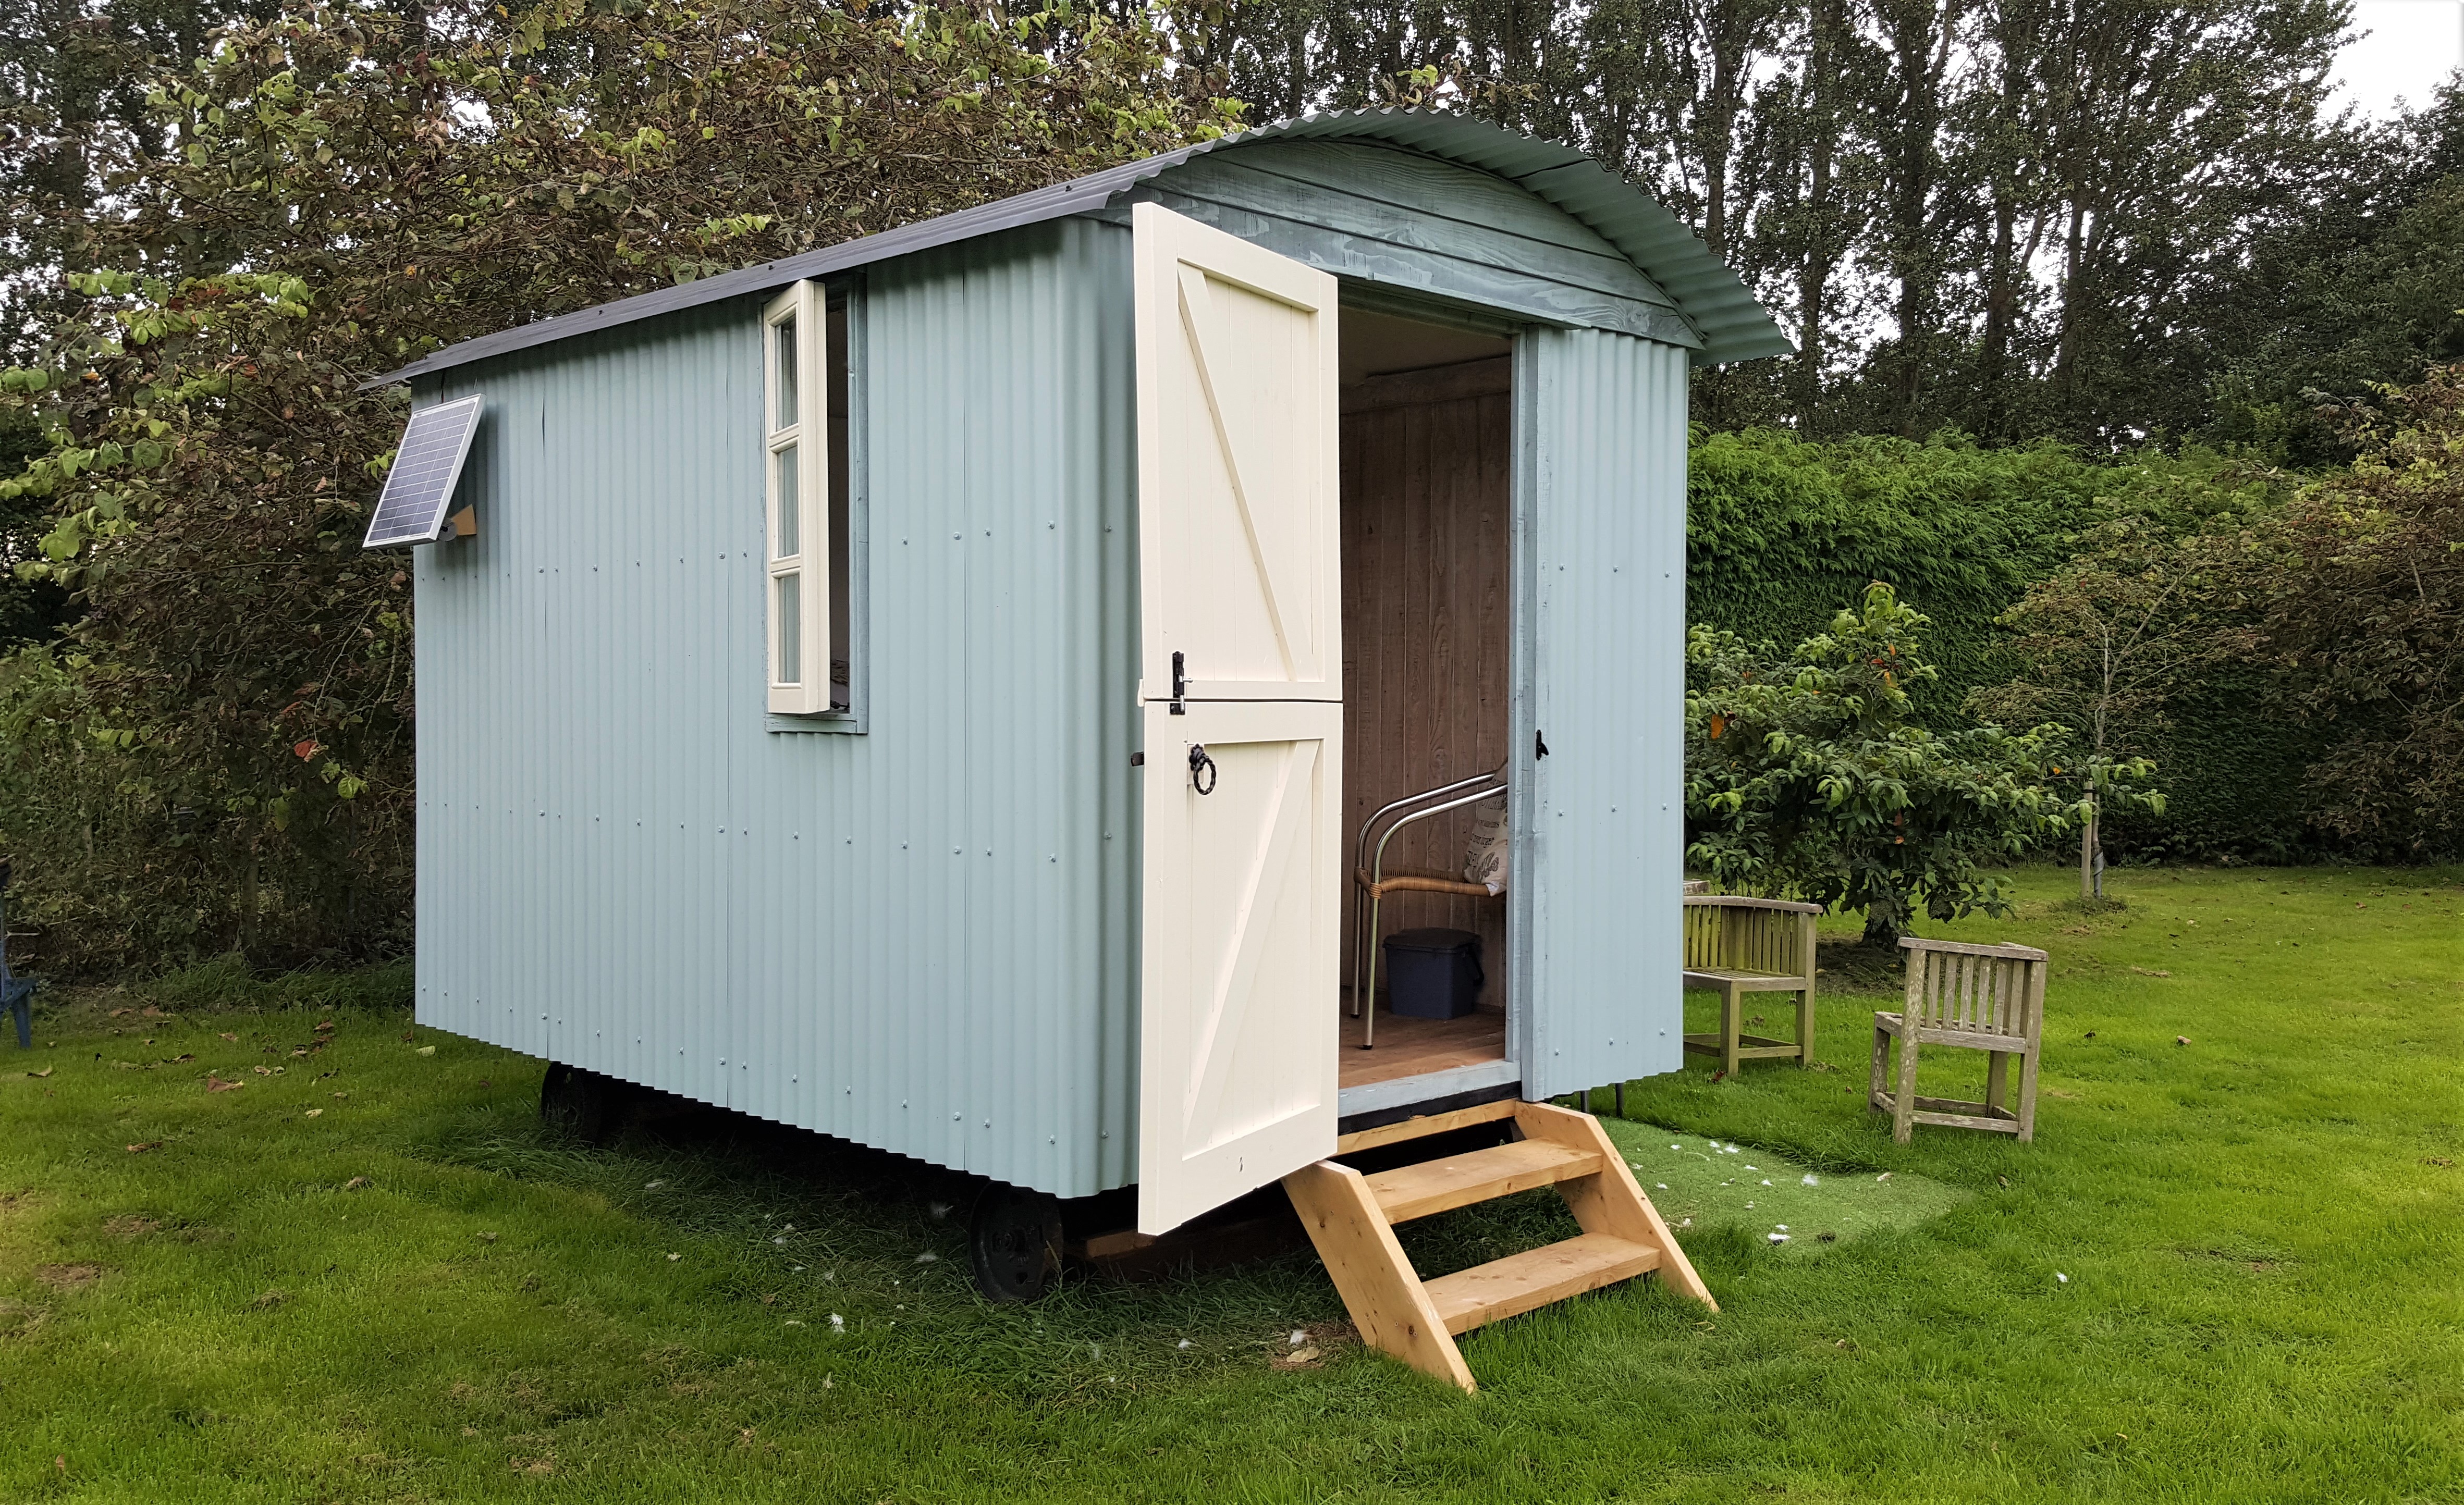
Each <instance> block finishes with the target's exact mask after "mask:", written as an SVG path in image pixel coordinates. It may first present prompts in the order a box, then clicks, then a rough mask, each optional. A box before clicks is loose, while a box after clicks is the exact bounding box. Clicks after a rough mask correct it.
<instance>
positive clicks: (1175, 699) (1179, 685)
mask: <svg viewBox="0 0 2464 1505" xmlns="http://www.w3.org/2000/svg"><path fill="white" fill-rule="evenodd" d="M1188 690H1189V675H1188V674H1187V672H1186V671H1185V670H1184V668H1183V666H1182V663H1181V657H1180V651H1179V650H1178V649H1177V648H1176V649H1174V650H1173V655H1172V713H1173V714H1174V715H1176V716H1186V715H1188V714H1189V707H1188V706H1187V705H1185V704H1183V697H1184V696H1185V695H1186V694H1187V693H1188Z"/></svg>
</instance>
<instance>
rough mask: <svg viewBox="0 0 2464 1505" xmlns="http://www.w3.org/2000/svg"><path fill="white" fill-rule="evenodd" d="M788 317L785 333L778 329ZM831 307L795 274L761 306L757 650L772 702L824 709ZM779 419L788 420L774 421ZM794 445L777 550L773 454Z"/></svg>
mask: <svg viewBox="0 0 2464 1505" xmlns="http://www.w3.org/2000/svg"><path fill="white" fill-rule="evenodd" d="M790 320H792V321H793V335H792V337H790V336H788V335H786V334H785V333H784V332H783V331H782V326H786V325H787V324H788V323H789V321H790ZM782 338H793V339H794V340H795V350H794V356H795V370H796V398H795V407H794V411H792V412H784V413H782V412H781V396H780V391H779V386H780V382H779V357H780V348H779V346H780V341H781V339H782ZM828 359H829V326H828V307H827V303H826V299H825V294H824V292H823V289H822V285H821V284H820V283H818V282H811V281H805V282H799V283H797V284H796V285H795V286H794V287H791V288H789V289H788V290H787V291H786V292H784V293H781V294H779V296H778V297H776V298H774V299H772V300H771V302H770V305H769V306H768V307H767V308H765V309H763V310H762V311H761V430H762V434H763V437H764V442H763V445H762V451H761V488H762V494H763V496H764V498H765V504H764V506H763V509H762V513H763V527H762V539H761V556H762V558H763V560H764V561H766V568H765V569H764V571H763V577H762V582H761V591H762V608H761V616H762V622H763V630H762V640H763V643H764V648H763V659H764V662H765V663H766V664H767V665H768V678H769V685H770V709H771V710H772V711H773V712H776V713H779V714H781V715H797V716H809V715H815V714H819V713H823V712H826V711H828V710H829V709H830V618H831V612H830V557H829V550H830V467H829V454H828V449H829V443H830V416H829V402H830V382H829V370H828ZM782 419H784V420H785V422H784V423H781V420H782ZM790 448H792V449H794V450H795V460H794V461H793V464H794V467H795V487H796V496H795V500H794V503H793V506H794V508H795V517H794V518H793V523H794V529H795V532H794V537H795V540H796V550H795V552H794V553H792V554H781V552H780V548H779V545H780V541H781V539H782V538H784V537H786V536H788V534H787V530H786V528H785V527H784V526H783V525H784V524H785V523H787V522H788V521H789V519H787V518H785V517H783V516H782V515H781V511H782V509H783V508H785V507H786V506H788V505H789V504H788V502H787V500H786V498H784V497H782V496H781V494H780V491H781V488H780V485H779V477H780V472H781V466H780V464H779V456H780V455H781V453H782V452H783V451H785V450H788V449H790ZM786 578H794V579H795V581H796V626H797V632H796V638H797V643H796V649H797V653H796V657H797V660H798V662H797V665H796V668H797V677H796V678H795V679H793V680H789V679H784V678H782V677H781V675H782V673H783V671H784V669H785V665H784V663H783V662H782V661H783V660H784V658H785V655H784V654H783V653H782V652H781V649H782V647H783V646H784V645H785V637H784V634H783V633H782V631H781V622H780V621H779V618H780V610H779V595H780V591H779V582H780V581H781V580H782V579H786Z"/></svg>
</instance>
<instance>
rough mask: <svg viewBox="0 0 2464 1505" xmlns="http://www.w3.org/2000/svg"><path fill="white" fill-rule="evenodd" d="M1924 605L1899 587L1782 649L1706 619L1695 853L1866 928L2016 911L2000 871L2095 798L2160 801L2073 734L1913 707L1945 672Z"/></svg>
mask: <svg viewBox="0 0 2464 1505" xmlns="http://www.w3.org/2000/svg"><path fill="white" fill-rule="evenodd" d="M1927 625H1928V623H1927V622H1926V621H1925V617H1924V616H1923V615H1922V614H1920V613H1918V612H1917V611H1916V610H1914V609H1913V608H1911V607H1908V606H1906V605H1903V604H1902V603H1901V601H1900V600H1899V599H1898V597H1897V596H1896V595H1895V594H1894V593H1893V592H1892V590H1891V588H1890V587H1889V586H1887V585H1882V584H1879V583H1878V584H1875V585H1873V586H1871V587H1869V588H1868V589H1867V590H1866V592H1865V599H1864V601H1863V603H1862V604H1861V606H1860V607H1859V608H1858V609H1856V610H1852V611H1843V612H1841V613H1840V614H1839V615H1838V616H1837V618H1836V619H1835V620H1834V621H1833V622H1832V624H1831V630H1830V631H1829V632H1827V633H1823V634H1819V635H1817V636H1815V637H1813V638H1809V639H1807V640H1806V641H1805V642H1803V643H1799V644H1797V646H1796V649H1795V651H1794V652H1793V653H1792V654H1790V655H1788V656H1786V657H1782V656H1781V655H1780V654H1779V652H1778V650H1777V648H1776V646H1775V645H1774V644H1771V643H1763V644H1760V645H1749V644H1748V643H1745V642H1744V641H1743V640H1742V639H1740V638H1738V637H1737V635H1736V634H1734V633H1731V632H1722V631H1717V630H1714V629H1711V628H1707V627H1696V628H1694V629H1692V631H1691V632H1689V633H1688V635H1687V639H1686V692H1685V817H1686V827H1687V833H1686V834H1687V843H1688V844H1687V848H1686V859H1687V861H1688V862H1690V863H1692V864H1694V865H1695V866H1697V867H1699V868H1702V869H1704V870H1705V871H1707V872H1708V873H1709V874H1710V875H1711V877H1712V879H1713V880H1714V881H1715V882H1717V883H1721V884H1722V885H1723V886H1726V887H1730V888H1740V889H1744V890H1746V891H1748V892H1757V893H1764V894H1770V895H1789V896H1794V897H1800V898H1803V899H1807V900H1810V901H1812V902H1814V903H1816V904H1820V905H1824V906H1826V907H1829V908H1837V909H1862V910H1863V911H1864V913H1865V941H1866V943H1867V944H1868V945H1872V946H1885V947H1886V946H1892V945H1896V944H1897V942H1898V940H1899V937H1900V936H1901V935H1902V934H1903V933H1904V932H1905V931H1906V929H1907V927H1908V925H1909V924H1910V922H1911V921H1912V920H1913V919H1914V918H1915V917H1916V915H1917V914H1918V913H1919V912H1920V911H1922V912H1924V913H1925V915H1927V916H1929V917H1931V918H1933V919H1935V920H1954V919H1957V918H1959V917H1960V916H1962V915H1965V914H1969V913H1970V912H1982V913H1985V914H1991V915H1997V916H1998V915H2007V914H2009V913H2010V912H2011V908H2012V905H2011V897H2010V883H2009V881H2008V880H2007V879H2005V878H2003V877H2001V876H1999V875H1998V874H1994V873H1991V872H1988V871H1986V869H1985V865H1984V864H1986V863H1987V862H1994V861H2002V862H2008V861H2011V860H2013V859H2016V858H2019V857H2021V856H2024V855H2025V854H2027V853H2028V852H2030V851H2032V850H2035V849H2038V848H2040V847H2042V846H2043V845H2045V844H2046V843H2048V842H2050V841H2052V840H2056V839H2057V838H2060V837H2062V836H2065V835H2067V834H2068V833H2069V832H2071V831H2072V830H2074V829H2076V828H2077V827H2078V826H2079V824H2080V823H2081V822H2082V821H2084V820H2085V819H2086V818H2087V817H2088V814H2089V812H2090V809H2091V803H2090V796H2091V794H2092V793H2093V794H2094V795H2096V796H2099V797H2101V799H2103V800H2104V801H2106V802H2108V803H2121V804H2132V805H2145V806H2146V807H2149V808H2154V809H2161V808H2162V796H2158V795H2155V794H2153V793H2151V792H2148V791H2147V790H2145V787H2144V785H2145V780H2146V779H2147V777H2148V775H2149V774H2152V773H2153V772H2154V766H2153V765H2152V764H2150V763H2148V762H2147V761H2146V760H2145V759H2129V760H2108V759H2098V758H2094V757H2092V756H2086V757H2083V756H2079V755H2077V754H2076V753H2075V752H2074V750H2073V744H2072V738H2071V737H2070V734H2069V733H2068V731H2065V730H2064V729H2063V728H2061V727H2059V726H2056V725H2051V724H2048V725H2045V726H2040V727H2036V728H2034V729H2033V730H2030V731H2024V732H2016V733H2013V732H2009V731H2004V730H2002V729H2001V728H2000V727H1995V726H1981V727H1975V728H1971V729H1968V730H1965V731H1951V732H1947V733H1937V732H1934V731H1927V730H1925V728H1923V727H1919V726H1915V725H1912V724H1911V723H1910V721H1909V719H1908V714H1909V709H1910V704H1911V703H1910V699H1909V694H1908V687H1910V686H1911V685H1914V684H1920V683H1923V682H1925V681H1926V680H1929V679H1931V678H1932V677H1933V675H1934V669H1933V666H1932V665H1930V664H1928V663H1927V662H1925V652H1924V641H1925V628H1926V626H1927Z"/></svg>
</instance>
